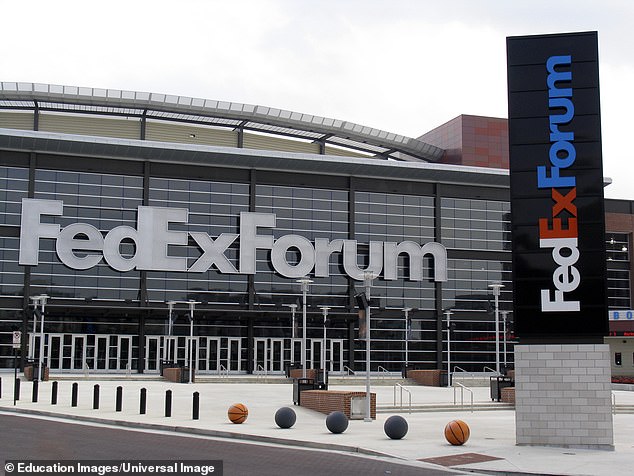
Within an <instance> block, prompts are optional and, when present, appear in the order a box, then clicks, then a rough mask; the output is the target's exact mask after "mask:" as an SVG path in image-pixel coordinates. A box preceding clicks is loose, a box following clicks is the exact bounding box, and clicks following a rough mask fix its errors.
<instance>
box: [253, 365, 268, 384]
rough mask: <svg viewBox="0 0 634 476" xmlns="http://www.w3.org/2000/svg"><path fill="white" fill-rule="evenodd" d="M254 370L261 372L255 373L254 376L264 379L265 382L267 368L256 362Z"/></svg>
mask: <svg viewBox="0 0 634 476" xmlns="http://www.w3.org/2000/svg"><path fill="white" fill-rule="evenodd" d="M256 370H257V371H259V372H262V373H261V374H259V375H257V376H256V378H264V381H265V382H266V381H267V379H268V375H267V370H266V369H265V368H264V367H263V366H262V365H261V364H258V366H257V369H256Z"/></svg>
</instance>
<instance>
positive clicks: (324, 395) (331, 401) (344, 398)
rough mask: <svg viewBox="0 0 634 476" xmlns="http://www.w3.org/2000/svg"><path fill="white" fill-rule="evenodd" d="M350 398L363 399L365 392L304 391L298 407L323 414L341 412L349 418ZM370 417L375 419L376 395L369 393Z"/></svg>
mask: <svg viewBox="0 0 634 476" xmlns="http://www.w3.org/2000/svg"><path fill="white" fill-rule="evenodd" d="M352 397H363V398H365V392H348V391H345V390H304V391H303V392H302V395H301V399H300V405H301V406H302V407H305V408H309V409H311V410H315V411H318V412H320V413H325V414H326V415H328V414H330V413H331V412H335V411H339V412H343V413H344V414H345V415H346V416H347V417H348V418H350V416H351V411H350V402H351V399H352ZM370 416H371V417H372V418H373V419H376V393H370Z"/></svg>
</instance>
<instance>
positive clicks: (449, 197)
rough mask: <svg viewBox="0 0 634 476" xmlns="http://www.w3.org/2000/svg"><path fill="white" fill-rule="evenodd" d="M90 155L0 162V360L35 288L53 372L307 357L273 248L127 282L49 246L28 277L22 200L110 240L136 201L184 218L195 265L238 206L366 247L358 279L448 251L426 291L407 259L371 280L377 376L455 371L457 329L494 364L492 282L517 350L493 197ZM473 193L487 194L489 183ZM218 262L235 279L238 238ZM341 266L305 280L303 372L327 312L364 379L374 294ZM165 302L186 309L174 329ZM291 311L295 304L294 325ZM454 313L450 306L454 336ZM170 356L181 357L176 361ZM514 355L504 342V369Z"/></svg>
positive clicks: (253, 365)
mask: <svg viewBox="0 0 634 476" xmlns="http://www.w3.org/2000/svg"><path fill="white" fill-rule="evenodd" d="M86 159H87V160H90V161H91V166H90V167H84V166H83V165H82V164H81V160H75V161H74V162H72V163H71V162H69V163H68V164H66V163H65V165H64V167H63V169H61V168H59V169H58V168H56V167H52V166H45V164H46V163H47V162H46V161H39V162H38V161H37V160H36V163H37V164H38V165H37V166H36V167H32V168H29V166H28V161H26V160H25V166H23V167H17V166H6V167H2V168H0V193H1V194H2V195H1V196H0V232H1V234H0V277H1V281H0V299H1V300H2V301H1V302H0V366H3V367H8V366H11V365H12V361H11V359H10V356H12V349H11V342H10V337H11V331H12V330H15V329H17V328H20V329H23V330H26V332H30V330H31V326H32V323H33V320H32V312H31V311H30V310H29V309H28V304H29V296H34V295H38V294H47V295H48V296H50V298H49V301H48V303H47V318H46V332H47V335H48V336H47V341H46V346H47V347H46V348H47V350H46V352H47V358H48V359H49V361H50V364H51V365H52V366H57V367H58V368H59V369H60V370H62V371H79V372H80V371H84V370H85V368H89V369H96V370H103V371H113V372H117V371H125V370H127V369H133V370H139V371H150V372H157V371H158V370H159V368H160V361H161V360H162V359H165V358H168V359H183V358H185V357H184V356H185V355H186V353H187V351H188V350H189V348H190V347H191V348H192V349H193V352H194V354H195V355H196V356H197V359H198V364H197V368H198V370H200V371H202V372H216V373H220V372H234V373H240V372H258V370H259V369H260V370H262V369H264V368H265V367H266V366H269V367H266V368H268V369H273V370H274V371H276V372H281V371H283V370H284V366H285V365H287V364H290V363H294V362H298V361H299V360H300V355H299V352H300V350H299V347H298V343H299V338H300V336H301V335H302V329H301V327H302V326H301V320H302V305H303V303H302V291H301V288H300V285H299V284H298V283H297V279H295V278H288V277H284V276H281V275H280V274H279V273H277V272H276V271H275V270H274V269H273V266H272V264H271V252H270V250H266V249H258V250H257V252H256V273H255V274H253V275H247V274H239V273H238V272H236V273H221V272H220V271H218V269H217V268H216V266H212V267H211V268H209V269H205V270H193V271H188V272H161V271H138V270H133V271H128V272H119V271H115V270H114V269H112V268H111V267H110V266H108V264H107V263H106V262H105V260H104V259H102V260H101V261H100V262H99V263H98V264H97V265H96V266H94V267H92V268H90V269H87V270H73V269H70V268H69V267H68V266H66V265H64V264H63V263H61V262H60V260H59V258H58V256H57V254H56V248H55V240H53V239H47V238H42V239H40V240H39V248H40V251H39V264H38V265H36V266H30V267H29V268H28V272H27V268H26V267H24V266H20V265H19V264H18V254H19V244H20V243H19V226H20V213H21V200H22V199H23V198H26V197H30V198H37V199H45V200H62V201H63V202H64V209H63V216H60V217H51V216H43V217H42V220H43V221H44V222H47V223H55V224H59V225H60V226H61V227H62V228H63V227H66V226H68V225H69V224H72V223H78V222H79V223H87V224H90V225H93V226H94V227H96V228H97V229H98V230H99V231H100V232H101V233H102V234H104V235H105V234H106V233H107V232H109V231H110V230H112V229H113V228H115V227H117V226H122V225H123V226H128V227H132V228H135V227H137V217H138V207H139V206H142V205H143V206H152V207H169V208H184V209H187V210H188V218H187V223H175V222H171V223H170V225H169V229H170V230H173V231H187V232H189V233H190V235H189V241H188V243H187V245H185V246H170V247H169V248H168V253H169V255H170V256H178V257H186V259H187V268H188V269H189V268H191V267H192V266H194V267H195V264H196V263H197V261H198V260H199V258H201V256H202V255H203V254H204V251H203V249H201V246H200V245H199V244H198V243H197V242H196V240H195V239H193V238H192V235H191V234H196V233H200V234H201V235H200V236H202V235H205V236H207V237H208V239H209V240H212V241H215V240H218V239H219V237H220V236H221V235H223V234H224V235H225V236H228V235H238V234H239V233H240V213H242V212H257V213H272V214H275V216H276V225H275V227H274V228H264V227H263V228H261V229H260V230H259V232H258V233H259V234H261V235H273V236H274V237H275V239H279V238H280V237H282V236H285V235H291V234H292V235H300V236H302V237H305V238H306V239H308V240H309V241H310V242H311V243H313V244H314V240H316V239H327V240H331V241H332V240H337V239H343V240H356V241H357V261H356V264H357V266H358V267H359V268H360V269H364V268H366V267H367V266H368V265H369V247H370V245H369V244H370V242H381V243H385V242H394V243H401V242H403V241H412V242H415V243H418V244H420V245H424V244H425V243H428V242H432V241H438V242H440V243H442V244H443V245H444V246H445V247H446V249H447V253H448V263H447V272H448V281H446V282H443V283H440V282H435V281H433V279H432V277H433V262H432V260H431V258H430V257H427V256H426V257H425V258H424V262H423V275H424V279H423V281H413V280H410V279H409V276H408V270H409V265H410V263H409V261H408V260H409V258H408V257H407V256H406V255H404V254H401V255H400V256H399V257H398V262H397V279H395V280H385V279H384V278H383V276H382V275H381V276H379V277H378V278H377V279H375V280H374V281H373V283H372V287H371V301H372V312H371V317H372V322H371V338H372V351H371V370H372V371H373V372H376V371H390V372H398V371H400V370H401V369H402V368H403V366H404V365H405V364H408V365H410V366H414V367H418V368H428V369H436V368H441V369H445V368H446V365H447V360H448V357H449V355H448V349H447V345H446V342H447V336H448V334H447V333H448V332H451V333H452V334H451V341H452V347H451V361H452V363H454V364H455V365H456V366H459V367H461V368H464V369H467V370H476V371H481V370H482V369H483V367H485V366H486V367H489V368H491V367H493V366H494V363H495V347H494V342H495V319H496V313H495V310H496V308H495V299H494V295H493V291H492V288H491V287H490V284H492V283H501V284H503V285H504V287H503V288H502V290H501V294H500V296H499V299H498V308H497V309H498V311H499V313H498V319H499V320H500V331H501V332H502V330H503V325H504V323H506V324H507V333H506V335H505V336H503V337H504V338H505V339H506V340H508V342H509V343H511V342H513V341H514V336H513V334H512V313H510V312H509V311H510V310H511V304H512V283H511V253H510V249H511V247H510V233H509V227H510V219H509V214H510V209H509V203H508V201H506V200H504V199H500V198H499V197H500V193H499V191H497V190H492V191H491V193H490V194H488V195H490V198H478V199H470V198H464V197H465V195H468V194H467V193H465V189H464V187H462V188H460V187H458V188H455V189H454V188H452V186H450V185H447V186H445V187H443V188H442V192H432V191H431V190H432V188H430V187H428V188H424V189H423V188H421V191H420V193H419V194H417V193H416V189H415V188H414V187H410V188H407V190H408V191H409V193H399V192H397V191H394V190H397V189H399V187H398V186H394V187H393V190H392V191H390V192H389V193H388V192H386V191H385V190H386V187H385V186H384V182H385V181H384V180H383V179H382V178H380V177H377V178H376V179H374V180H371V179H369V178H368V179H364V181H363V185H362V186H359V185H356V186H354V187H353V186H351V185H343V182H335V181H331V180H329V177H328V176H326V175H324V176H320V175H318V174H314V176H313V178H312V179H310V180H306V182H307V183H308V184H303V185H301V186H300V185H290V184H289V180H278V179H277V177H275V176H274V174H268V175H266V174H265V175H266V177H265V178H264V179H259V180H255V179H254V180H252V181H250V180H249V179H247V178H246V177H247V175H246V174H245V173H244V172H243V171H235V170H232V169H223V172H222V174H218V176H216V175H217V174H216V173H215V172H214V173H206V174H205V173H198V172H197V171H193V170H194V169H190V170H192V172H191V173H190V172H187V171H182V170H178V171H177V170H174V172H175V173H174V176H170V175H169V173H166V172H165V170H167V169H165V170H163V171H162V172H161V173H160V174H158V173H157V174H153V173H152V168H149V169H148V172H146V173H145V174H144V173H143V172H142V171H141V168H139V167H135V166H132V165H130V163H126V164H123V165H122V167H121V170H120V171H117V172H116V173H115V172H113V167H112V165H109V166H108V167H105V165H104V168H103V170H100V164H101V163H100V159H96V158H86ZM86 170H90V171H86ZM176 172H177V173H176ZM188 175H189V176H188ZM205 177H207V178H205ZM256 177H258V178H259V177H260V175H259V174H258V175H257V176H256ZM412 190H414V191H412ZM478 194H479V196H481V195H483V194H482V187H480V188H479V191H478ZM454 195H455V196H454ZM484 195H485V196H487V193H484ZM628 239H629V235H627V234H624V233H621V234H609V235H608V236H607V246H608V260H609V261H608V275H609V284H608V286H609V295H610V307H611V308H615V309H624V308H630V305H631V304H630V288H629V282H630V266H631V264H630V259H629V247H630V244H629V241H628ZM136 246H137V245H136V244H135V243H134V242H132V241H127V240H123V242H122V243H121V245H120V252H121V253H122V255H123V256H124V257H127V258H130V257H132V256H134V255H135V253H136V252H137V249H136ZM86 253H89V254H90V253H93V252H86ZM224 255H225V256H226V257H227V259H228V262H229V263H230V264H231V266H233V267H234V268H235V269H236V270H238V269H239V267H240V262H239V239H235V240H234V241H233V242H232V243H231V245H230V246H229V247H228V249H226V250H225V251H224ZM299 259H300V254H299V252H298V250H296V249H294V248H290V249H289V250H288V252H287V254H286V261H287V262H288V263H289V265H291V266H293V265H296V264H297V263H298V262H299ZM342 262H343V261H342V253H340V252H334V253H332V255H331V256H330V261H329V265H328V273H329V276H327V277H315V276H314V274H313V273H311V274H310V276H309V278H311V279H312V280H313V283H312V284H311V286H310V288H309V291H308V293H307V301H306V306H307V339H308V343H307V345H308V347H307V353H308V355H307V358H308V359H309V361H310V362H311V363H310V364H309V365H311V366H319V365H321V363H320V353H321V350H322V346H323V336H324V320H323V314H322V310H321V308H320V306H328V307H330V310H329V315H328V322H327V325H326V328H325V332H326V342H327V344H326V345H327V356H328V357H327V358H328V359H329V360H330V364H329V365H331V367H330V368H331V370H333V371H337V372H345V371H346V370H345V368H344V367H348V368H350V369H353V370H357V371H359V370H364V369H365V342H364V341H363V340H359V339H358V338H357V332H358V330H357V327H358V322H357V309H356V307H355V299H354V295H355V294H356V293H357V292H360V291H363V290H364V287H363V283H362V282H361V281H355V280H353V279H352V278H350V277H348V276H347V274H346V272H345V270H344V268H343V264H342ZM25 286H27V289H28V291H27V295H26V296H24V294H25V291H24V289H25ZM189 300H194V301H195V302H196V303H197V304H196V305H195V312H194V323H195V327H194V329H195V330H194V337H193V340H191V339H190V338H189V332H190V323H189V315H190V314H189V311H188V305H187V301H189ZM168 301H175V302H177V304H176V305H175V307H174V311H173V315H172V316H171V317H172V326H171V327H170V319H169V312H168V305H167V304H166V303H167V302H168ZM292 306H296V307H295V311H294V312H295V321H294V322H293V320H292V313H293V310H292V309H293V308H292ZM406 309H407V312H406V311H405V310H406ZM447 312H451V314H450V315H451V322H452V325H451V327H450V328H448V327H447ZM406 314H407V316H408V320H406V317H405V316H406ZM507 318H508V319H507ZM439 337H440V340H439ZM166 346H167V348H168V349H169V348H171V349H172V350H171V351H170V352H172V353H171V354H169V355H168V354H166V353H165V352H166V351H165V348H166ZM170 346H173V347H170ZM510 349H511V346H510V345H509V356H508V361H509V363H510V362H511V361H512V357H511V355H512V354H511V352H510ZM3 357H4V359H3ZM270 359H274V361H275V363H274V364H271V363H270V362H271V360H270ZM275 359H277V360H275ZM271 365H272V366H271Z"/></svg>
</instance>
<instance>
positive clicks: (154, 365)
mask: <svg viewBox="0 0 634 476" xmlns="http://www.w3.org/2000/svg"><path fill="white" fill-rule="evenodd" d="M162 339H163V337H162V336H145V369H146V370H147V371H148V372H158V371H159V369H160V364H161V362H160V361H161V348H162V345H161V341H162Z"/></svg>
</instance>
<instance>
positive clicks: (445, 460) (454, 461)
mask: <svg viewBox="0 0 634 476" xmlns="http://www.w3.org/2000/svg"><path fill="white" fill-rule="evenodd" d="M498 459H504V458H496V457H495V456H488V455H481V454H479V453H461V454H458V455H449V456H439V457H437V458H423V459H419V460H418V461H423V462H425V463H432V464H438V465H440V466H447V467H450V466H462V465H464V464H474V463H484V462H486V461H495V460H498Z"/></svg>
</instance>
